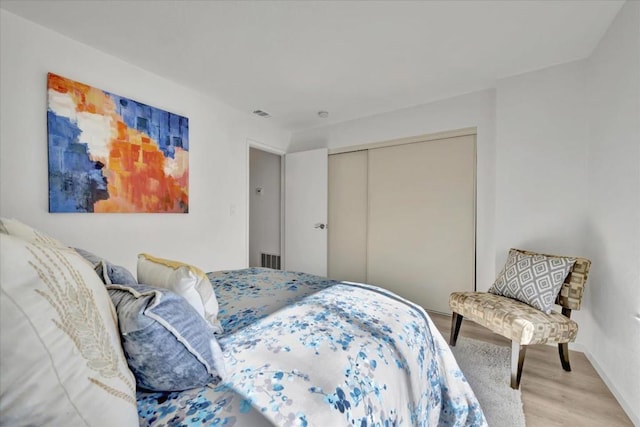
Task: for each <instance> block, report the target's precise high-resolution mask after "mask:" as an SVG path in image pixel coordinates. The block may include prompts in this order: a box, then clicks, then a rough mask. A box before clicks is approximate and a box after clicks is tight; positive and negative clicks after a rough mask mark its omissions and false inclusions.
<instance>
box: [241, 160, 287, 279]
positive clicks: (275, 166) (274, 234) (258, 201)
mask: <svg viewBox="0 0 640 427" xmlns="http://www.w3.org/2000/svg"><path fill="white" fill-rule="evenodd" d="M249 164H250V166H249V169H250V171H251V172H250V178H249V182H250V184H249V211H250V215H249V266H251V267H260V265H261V257H260V254H261V253H267V254H272V255H280V234H281V233H280V221H281V215H280V207H281V197H280V195H281V192H282V187H281V183H280V181H281V179H280V178H281V175H282V170H281V156H280V155H278V154H274V153H269V152H266V151H262V150H259V149H256V148H251V150H250V154H249ZM257 188H261V189H262V191H261V192H260V193H258V192H257V191H256V189H257Z"/></svg>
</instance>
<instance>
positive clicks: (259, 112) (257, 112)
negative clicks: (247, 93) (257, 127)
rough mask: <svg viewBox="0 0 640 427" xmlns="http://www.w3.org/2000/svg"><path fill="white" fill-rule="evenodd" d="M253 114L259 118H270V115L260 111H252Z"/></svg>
mask: <svg viewBox="0 0 640 427" xmlns="http://www.w3.org/2000/svg"><path fill="white" fill-rule="evenodd" d="M253 114H255V115H257V116H260V117H271V114H269V113H267V112H266V111H262V110H253Z"/></svg>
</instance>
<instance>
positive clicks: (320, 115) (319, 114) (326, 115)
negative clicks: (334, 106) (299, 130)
mask: <svg viewBox="0 0 640 427" xmlns="http://www.w3.org/2000/svg"><path fill="white" fill-rule="evenodd" d="M318 117H321V118H323V119H326V118H327V117H329V112H328V111H318Z"/></svg>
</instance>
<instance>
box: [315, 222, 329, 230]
mask: <svg viewBox="0 0 640 427" xmlns="http://www.w3.org/2000/svg"><path fill="white" fill-rule="evenodd" d="M313 228H319V229H320V230H324V229H325V228H329V225H327V224H323V223H321V222H317V223H316V225H314V226H313Z"/></svg>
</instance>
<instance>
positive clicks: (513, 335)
mask: <svg viewBox="0 0 640 427" xmlns="http://www.w3.org/2000/svg"><path fill="white" fill-rule="evenodd" d="M574 259H575V263H572V261H573V260H574ZM536 260H541V261H546V262H547V264H546V265H543V264H539V265H538V264H536V262H537V261H536ZM565 260H569V261H568V262H569V263H570V264H571V265H570V266H565V267H566V268H567V269H568V272H567V275H566V277H564V271H565V270H561V269H559V270H556V278H560V280H561V282H559V283H558V284H557V286H560V290H559V293H557V296H555V294H553V296H552V297H550V298H551V299H549V298H547V299H548V301H549V302H550V304H549V307H548V311H549V312H548V313H546V312H545V311H543V310H542V309H541V308H540V307H538V308H536V307H533V306H532V305H529V304H527V303H525V302H522V301H518V300H517V299H515V298H516V297H518V296H520V295H524V297H522V298H519V299H521V300H522V299H524V300H527V295H530V294H532V293H533V292H532V290H531V289H524V290H518V289H515V288H516V287H517V285H518V279H517V277H518V276H519V277H521V278H524V279H529V280H530V279H533V281H531V280H530V282H529V283H530V284H531V283H534V282H538V283H542V287H543V288H545V287H546V286H547V285H549V283H548V281H547V280H546V278H543V277H542V276H537V275H538V273H540V275H542V274H543V273H544V270H546V269H548V268H547V267H548V266H551V265H553V266H556V265H558V266H560V267H562V265H561V264H562V262H565ZM527 263H529V264H533V269H529V270H528V271H525V270H526V268H525V269H524V270H518V268H519V267H526V266H527ZM590 266H591V261H589V260H588V259H585V258H578V257H563V256H558V255H546V254H538V253H535V252H529V251H524V250H521V249H511V250H510V252H509V258H508V260H507V265H505V268H504V269H503V271H502V272H501V273H500V275H498V279H496V283H495V284H494V285H493V286H492V288H491V289H490V290H489V291H490V292H454V293H452V294H451V295H450V297H449V307H450V308H451V310H452V311H453V317H452V319H451V336H450V339H449V344H450V345H451V346H455V345H456V341H457V339H458V332H459V331H460V325H461V324H462V319H463V318H466V319H468V320H472V321H474V322H475V323H477V324H479V325H482V326H484V327H486V328H489V329H490V330H491V331H493V332H495V333H497V334H499V335H502V336H504V337H506V338H508V339H510V340H511V387H512V388H514V389H517V388H519V387H520V378H521V376H522V367H523V365H524V357H525V353H526V349H527V346H529V345H533V344H546V343H555V344H558V351H559V354H560V362H561V363H562V367H563V369H564V370H565V371H571V365H570V364H569V347H568V343H570V342H573V341H575V338H576V335H577V333H578V324H577V323H576V322H574V321H573V320H571V318H570V317H571V310H579V309H580V304H581V301H582V295H583V292H584V286H585V282H586V280H587V274H588V272H589V268H590ZM552 268H555V267H552ZM563 268H564V267H563ZM549 269H551V268H549ZM532 275H533V276H536V277H531V276H532ZM501 277H502V279H501ZM562 277H564V280H562ZM505 278H506V279H505ZM538 279H541V280H538ZM500 280H503V282H502V284H503V285H505V282H506V286H505V288H511V291H514V290H515V291H516V293H518V292H520V291H522V292H521V293H518V295H517V296H513V295H510V296H512V297H507V296H501V295H496V294H495V293H491V292H496V290H495V288H496V284H498V282H499V281H500ZM510 280H511V281H510ZM560 283H561V284H560ZM498 293H500V292H498ZM506 293H507V294H508V293H509V292H506ZM547 297H549V296H547ZM554 301H555V304H558V305H559V306H560V307H561V308H562V312H561V313H558V312H556V311H553V310H551V307H552V305H553V304H551V302H554ZM534 303H535V301H534ZM534 305H535V304H534Z"/></svg>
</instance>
